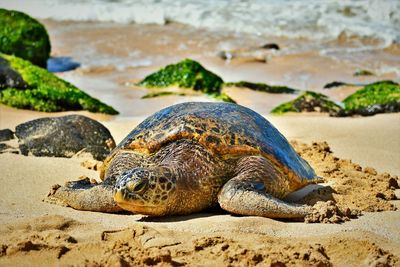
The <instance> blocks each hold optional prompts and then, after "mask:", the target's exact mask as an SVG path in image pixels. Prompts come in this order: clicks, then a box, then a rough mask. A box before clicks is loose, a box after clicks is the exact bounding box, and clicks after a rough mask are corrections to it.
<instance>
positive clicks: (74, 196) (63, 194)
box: [44, 178, 122, 212]
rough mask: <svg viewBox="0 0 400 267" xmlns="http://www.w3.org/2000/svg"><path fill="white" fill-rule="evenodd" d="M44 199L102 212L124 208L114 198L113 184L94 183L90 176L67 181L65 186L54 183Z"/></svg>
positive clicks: (79, 208)
mask: <svg viewBox="0 0 400 267" xmlns="http://www.w3.org/2000/svg"><path fill="white" fill-rule="evenodd" d="M44 200H45V201H47V202H50V203H55V204H59V205H62V206H67V207H72V208H74V209H77V210H88V211H100V212H117V211H121V210H122V209H121V208H120V207H119V206H117V204H116V203H115V201H114V199H113V192H112V187H111V186H107V185H103V184H92V183H91V182H90V180H89V179H88V178H87V179H82V180H78V181H72V182H67V183H66V185H65V186H60V185H54V186H53V187H52V189H51V191H50V192H49V194H48V195H47V197H46V198H45V199H44Z"/></svg>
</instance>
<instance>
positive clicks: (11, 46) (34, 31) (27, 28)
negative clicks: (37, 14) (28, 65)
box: [0, 8, 51, 67]
mask: <svg viewBox="0 0 400 267" xmlns="http://www.w3.org/2000/svg"><path fill="white" fill-rule="evenodd" d="M50 50H51V46H50V40H49V36H48V34H47V31H46V29H45V27H44V26H43V25H42V24H41V23H39V22H38V21H37V20H35V19H33V18H31V17H30V16H28V15H26V14H24V13H22V12H18V11H14V10H6V9H2V8H0V52H1V53H5V54H10V55H15V56H18V57H20V58H23V59H26V60H29V61H30V62H32V63H33V64H35V65H38V66H41V67H46V62H47V59H48V58H49V56H50Z"/></svg>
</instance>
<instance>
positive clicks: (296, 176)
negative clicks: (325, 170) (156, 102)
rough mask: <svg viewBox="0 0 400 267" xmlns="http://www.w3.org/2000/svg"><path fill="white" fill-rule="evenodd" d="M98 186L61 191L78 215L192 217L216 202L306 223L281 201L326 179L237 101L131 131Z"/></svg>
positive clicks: (191, 107) (170, 110)
mask: <svg viewBox="0 0 400 267" xmlns="http://www.w3.org/2000/svg"><path fill="white" fill-rule="evenodd" d="M100 176H101V178H102V179H103V180H104V181H103V183H101V184H99V185H94V184H91V183H90V182H88V181H85V180H81V181H75V182H69V183H67V185H66V186H64V187H59V186H58V187H55V188H54V190H53V192H52V193H51V196H50V197H51V198H52V199H57V200H58V201H61V202H63V204H65V205H68V206H71V207H73V208H75V209H79V210H92V211H102V212H113V211H118V210H121V209H123V210H128V211H131V212H133V213H139V214H147V215H153V216H164V215H174V214H188V213H193V212H198V211H201V210H203V209H205V208H207V207H210V206H213V205H215V204H217V203H219V205H220V206H221V208H222V209H224V210H227V211H229V212H232V213H236V214H242V215H258V216H265V217H270V218H302V217H304V216H305V215H307V214H308V213H309V212H310V211H311V207H309V206H302V205H297V204H293V203H286V202H284V201H282V200H281V199H282V198H284V197H285V196H286V195H287V194H289V193H291V192H293V191H296V190H298V189H300V188H302V187H304V186H305V185H308V184H310V183H317V182H320V181H321V178H320V177H317V176H316V175H315V172H314V170H313V169H312V168H311V167H310V165H309V164H308V163H307V162H306V161H305V160H303V159H302V158H300V156H299V155H298V154H297V153H296V152H295V151H294V150H293V148H292V147H291V146H290V144H289V143H288V141H287V140H286V139H285V137H283V135H282V134H281V133H279V131H278V130H277V129H276V128H275V127H274V126H272V125H271V123H269V122H268V121H267V120H266V119H265V118H263V117H262V116H260V115H259V114H257V113H256V112H254V111H252V110H250V109H248V108H246V107H243V106H240V105H236V104H232V103H201V102H188V103H182V104H177V105H173V106H170V107H167V108H165V109H163V110H161V111H158V112H157V113H155V114H153V115H152V116H150V117H149V118H147V119H146V120H144V121H143V122H142V123H141V124H140V125H139V126H137V127H136V128H135V129H133V130H132V132H130V133H129V134H128V136H127V137H125V139H124V140H122V142H121V143H120V144H119V145H118V146H117V147H116V148H115V149H114V150H113V151H112V152H111V153H110V154H109V155H108V157H107V158H106V159H105V161H104V164H103V167H102V170H101V171H100Z"/></svg>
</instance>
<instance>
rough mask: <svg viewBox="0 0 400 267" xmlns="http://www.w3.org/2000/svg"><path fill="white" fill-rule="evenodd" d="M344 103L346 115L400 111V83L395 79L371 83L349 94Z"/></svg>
mask: <svg viewBox="0 0 400 267" xmlns="http://www.w3.org/2000/svg"><path fill="white" fill-rule="evenodd" d="M343 103H344V107H345V108H344V111H345V113H346V115H354V114H359V115H363V116H368V115H374V114H377V113H389V112H399V111H400V85H399V84H398V83H395V82H393V81H379V82H375V83H371V84H368V85H366V86H364V87H363V88H361V89H360V90H358V91H356V92H355V93H354V94H352V95H350V96H348V97H347V98H346V99H345V100H343Z"/></svg>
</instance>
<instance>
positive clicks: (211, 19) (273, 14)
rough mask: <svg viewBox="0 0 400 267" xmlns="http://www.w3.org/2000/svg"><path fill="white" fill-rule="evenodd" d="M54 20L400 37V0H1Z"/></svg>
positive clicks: (309, 35) (293, 34) (304, 34)
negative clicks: (179, 24) (171, 23)
mask: <svg viewBox="0 0 400 267" xmlns="http://www.w3.org/2000/svg"><path fill="white" fill-rule="evenodd" d="M0 6H1V7H4V8H9V9H16V10H20V11H23V12H26V13H28V14H30V15H32V16H34V17H37V18H43V19H56V20H78V21H109V22H118V23H155V24H165V23H167V22H168V21H174V22H180V23H185V24H189V25H192V26H195V27H202V28H208V29H212V30H222V31H229V32H238V33H240V32H245V33H250V34H255V35H269V36H271V35H272V36H283V37H290V38H297V37H305V38H308V39H312V40H333V39H336V38H337V37H338V36H339V35H340V34H341V33H347V34H348V35H356V36H366V37H372V38H378V39H381V40H383V42H384V44H385V46H387V45H389V44H391V43H392V42H393V41H396V42H400V1H399V0H341V1H336V0H324V1H321V0H286V1H274V0H252V1H251V0H219V1H215V0H202V1H200V0H197V1H195V0H35V1H34V0H32V1H26V0H0Z"/></svg>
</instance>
